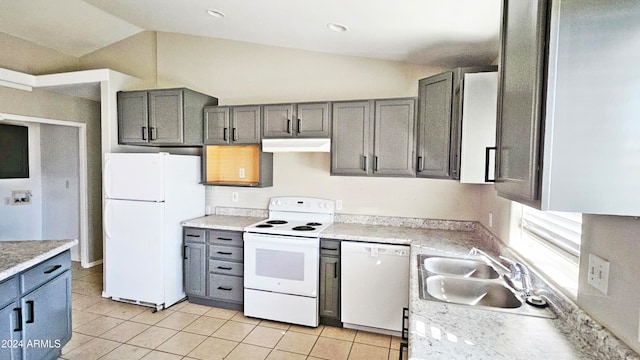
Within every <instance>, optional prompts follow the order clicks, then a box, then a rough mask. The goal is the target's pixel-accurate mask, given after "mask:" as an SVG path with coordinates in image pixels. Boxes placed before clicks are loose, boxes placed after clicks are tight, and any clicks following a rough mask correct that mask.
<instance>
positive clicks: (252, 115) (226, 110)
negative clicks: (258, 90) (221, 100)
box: [204, 106, 261, 145]
mask: <svg viewBox="0 0 640 360" xmlns="http://www.w3.org/2000/svg"><path fill="white" fill-rule="evenodd" d="M260 118H261V109H260V106H207V107H205V108H204V143H205V145H228V144H259V143H260Z"/></svg>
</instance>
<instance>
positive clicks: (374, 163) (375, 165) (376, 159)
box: [373, 156, 378, 171]
mask: <svg viewBox="0 0 640 360" xmlns="http://www.w3.org/2000/svg"><path fill="white" fill-rule="evenodd" d="M373 171H378V156H376V157H375V158H374V159H373Z"/></svg>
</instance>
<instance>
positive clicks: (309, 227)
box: [291, 225, 316, 231]
mask: <svg viewBox="0 0 640 360" xmlns="http://www.w3.org/2000/svg"><path fill="white" fill-rule="evenodd" d="M315 229H316V228H314V227H312V226H307V225H302V226H294V227H293V228H291V230H295V231H313V230H315Z"/></svg>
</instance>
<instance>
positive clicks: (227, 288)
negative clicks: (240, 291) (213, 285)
mask: <svg viewBox="0 0 640 360" xmlns="http://www.w3.org/2000/svg"><path fill="white" fill-rule="evenodd" d="M218 290H224V291H231V290H233V288H230V287H224V286H218Z"/></svg>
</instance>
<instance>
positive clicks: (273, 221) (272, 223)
mask: <svg viewBox="0 0 640 360" xmlns="http://www.w3.org/2000/svg"><path fill="white" fill-rule="evenodd" d="M286 223H287V222H286V221H284V220H269V221H267V224H271V225H284V224H286Z"/></svg>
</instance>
